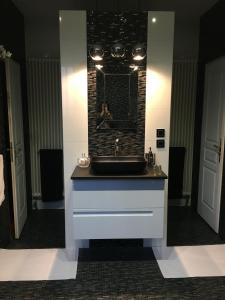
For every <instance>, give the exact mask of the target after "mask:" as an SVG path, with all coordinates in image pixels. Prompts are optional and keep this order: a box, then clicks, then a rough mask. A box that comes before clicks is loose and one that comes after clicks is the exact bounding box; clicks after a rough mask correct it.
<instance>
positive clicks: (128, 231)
mask: <svg viewBox="0 0 225 300" xmlns="http://www.w3.org/2000/svg"><path fill="white" fill-rule="evenodd" d="M88 172H89V171H88V170H87V169H86V170H81V169H79V168H78V169H76V170H75V172H74V174H73V176H72V180H73V189H72V195H71V201H72V203H71V207H72V211H71V216H70V217H71V218H72V226H73V228H72V232H73V233H72V236H73V239H75V240H80V239H114V238H115V239H119V238H123V239H125V238H146V239H147V238H162V237H163V220H164V180H165V178H166V176H165V174H164V173H162V172H161V173H160V174H158V176H157V177H156V175H155V176H154V177H153V175H152V174H151V173H149V174H147V175H146V176H143V175H139V176H138V175H136V176H114V177H112V176H94V175H90V174H89V173H88ZM85 174H86V176H85Z"/></svg>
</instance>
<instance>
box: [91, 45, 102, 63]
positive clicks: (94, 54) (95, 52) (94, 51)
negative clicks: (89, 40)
mask: <svg viewBox="0 0 225 300" xmlns="http://www.w3.org/2000/svg"><path fill="white" fill-rule="evenodd" d="M89 54H90V56H91V58H92V59H93V60H95V61H100V60H103V56H104V50H103V48H102V46H100V45H94V46H92V47H91V48H90V51H89Z"/></svg>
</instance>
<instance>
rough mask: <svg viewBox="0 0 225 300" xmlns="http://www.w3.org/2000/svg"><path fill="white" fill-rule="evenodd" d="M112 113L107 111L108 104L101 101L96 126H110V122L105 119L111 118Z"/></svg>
mask: <svg viewBox="0 0 225 300" xmlns="http://www.w3.org/2000/svg"><path fill="white" fill-rule="evenodd" d="M112 119H113V117H112V114H111V113H110V111H109V108H108V104H107V103H105V102H104V103H102V106H101V111H100V113H99V114H98V122H97V123H98V126H97V128H100V127H101V128H110V124H109V123H108V122H107V121H110V120H112Z"/></svg>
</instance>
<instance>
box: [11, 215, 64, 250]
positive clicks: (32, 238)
mask: <svg viewBox="0 0 225 300" xmlns="http://www.w3.org/2000/svg"><path fill="white" fill-rule="evenodd" d="M64 247H65V217H64V210H63V209H41V210H33V211H32V213H31V215H30V216H29V218H28V220H27V222H26V224H25V226H24V229H23V231H22V233H21V236H20V239H19V240H13V241H11V243H10V244H9V245H8V247H7V248H8V249H35V248H37V249H39V248H40V249H41V248H64Z"/></svg>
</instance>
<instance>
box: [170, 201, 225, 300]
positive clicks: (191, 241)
mask: <svg viewBox="0 0 225 300" xmlns="http://www.w3.org/2000/svg"><path fill="white" fill-rule="evenodd" d="M224 243H225V241H223V240H222V239H221V238H220V236H219V235H218V234H216V233H215V232H214V231H213V230H212V229H211V228H210V227H209V225H208V224H207V223H206V222H205V221H204V220H203V219H202V218H201V217H200V216H199V215H198V214H197V212H195V211H193V210H192V209H191V208H190V207H178V206H170V207H169V209H168V226H167V245H168V246H189V245H214V244H224ZM224 299H225V297H224Z"/></svg>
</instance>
